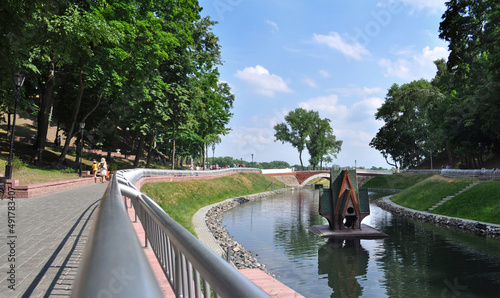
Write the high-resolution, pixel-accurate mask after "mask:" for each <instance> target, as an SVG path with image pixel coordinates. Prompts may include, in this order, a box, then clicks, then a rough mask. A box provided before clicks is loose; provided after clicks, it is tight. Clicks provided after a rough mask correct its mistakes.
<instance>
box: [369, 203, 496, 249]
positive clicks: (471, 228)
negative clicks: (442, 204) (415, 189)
mask: <svg viewBox="0 0 500 298" xmlns="http://www.w3.org/2000/svg"><path fill="white" fill-rule="evenodd" d="M390 197H391V196H388V197H384V198H382V199H380V200H377V202H376V204H377V206H379V207H380V208H382V209H384V210H387V211H389V212H391V213H393V214H397V215H399V216H403V217H409V218H412V219H414V220H417V221H420V222H425V223H430V224H433V225H435V226H438V227H445V228H448V229H452V230H455V231H466V232H470V233H474V234H476V235H480V236H485V237H492V238H498V239H500V225H495V224H490V223H484V222H478V221H474V220H468V219H462V218H457V217H449V216H444V215H439V214H433V213H428V212H423V211H418V210H414V209H410V208H405V207H402V206H399V205H397V204H396V203H394V202H392V201H391V200H390Z"/></svg>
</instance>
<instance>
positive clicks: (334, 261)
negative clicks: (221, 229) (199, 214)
mask: <svg viewBox="0 0 500 298" xmlns="http://www.w3.org/2000/svg"><path fill="white" fill-rule="evenodd" d="M317 196H318V193H317V192H314V191H306V190H304V191H300V192H299V191H295V192H294V193H291V192H290V193H288V194H285V195H279V196H276V197H273V198H269V199H263V200H257V201H253V202H248V203H246V204H244V205H241V206H239V207H237V208H234V209H232V210H230V211H229V212H227V213H226V214H225V216H224V220H223V222H222V224H223V225H225V226H226V229H227V230H228V231H229V233H230V234H231V235H232V236H233V238H234V239H235V240H236V241H238V242H240V243H241V244H242V245H243V246H244V247H246V248H247V249H249V250H252V251H254V252H255V253H256V254H258V257H257V258H258V260H259V261H260V262H261V263H264V264H266V266H267V268H268V269H269V270H270V271H271V272H273V273H274V274H276V275H277V278H278V279H279V280H280V281H281V282H283V283H285V284H286V285H288V286H289V287H291V288H293V289H294V290H296V291H297V292H299V293H301V294H302V295H304V296H306V297H360V296H364V297H453V296H455V297H460V298H462V297H495V296H496V297H499V296H500V295H499V289H500V241H499V240H495V239H485V238H479V237H477V236H474V235H471V234H467V233H461V232H454V231H451V230H448V229H443V228H438V227H434V226H432V225H427V224H422V223H418V222H414V221H412V220H409V219H406V218H402V217H399V216H393V215H392V214H391V213H388V212H386V211H384V210H382V209H380V208H378V207H376V206H374V205H371V206H370V208H371V215H370V216H368V217H367V218H365V220H364V221H363V223H366V224H368V225H370V226H372V227H374V228H376V229H378V230H380V231H381V232H384V233H386V234H388V235H389V237H388V238H386V239H383V240H361V241H357V240H351V241H333V240H330V241H328V240H327V239H323V238H321V237H318V236H316V235H315V234H314V233H312V232H309V230H308V227H309V226H311V225H319V224H326V220H325V219H324V218H322V217H321V216H319V215H318V212H317V211H318V197H317Z"/></svg>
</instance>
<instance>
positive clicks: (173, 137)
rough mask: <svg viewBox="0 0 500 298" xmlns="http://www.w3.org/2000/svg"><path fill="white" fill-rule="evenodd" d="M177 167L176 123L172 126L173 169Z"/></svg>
mask: <svg viewBox="0 0 500 298" xmlns="http://www.w3.org/2000/svg"><path fill="white" fill-rule="evenodd" d="M174 169H175V125H173V126H172V170H174Z"/></svg>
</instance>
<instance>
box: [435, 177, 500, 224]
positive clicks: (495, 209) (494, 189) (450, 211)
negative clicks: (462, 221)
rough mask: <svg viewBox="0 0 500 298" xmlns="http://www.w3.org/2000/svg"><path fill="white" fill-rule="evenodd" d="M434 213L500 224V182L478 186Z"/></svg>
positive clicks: (438, 208) (490, 182)
mask: <svg viewBox="0 0 500 298" xmlns="http://www.w3.org/2000/svg"><path fill="white" fill-rule="evenodd" d="M432 213H436V214H442V215H448V216H453V217H460V218H466V219H471V220H478V221H484V222H489V223H494V224H500V181H489V182H485V183H482V184H479V185H476V186H474V187H472V188H471V189H469V190H467V191H465V192H463V193H461V194H460V195H458V196H456V197H454V198H453V199H452V200H450V201H448V202H446V203H444V204H443V205H441V206H439V207H437V208H436V209H434V210H432Z"/></svg>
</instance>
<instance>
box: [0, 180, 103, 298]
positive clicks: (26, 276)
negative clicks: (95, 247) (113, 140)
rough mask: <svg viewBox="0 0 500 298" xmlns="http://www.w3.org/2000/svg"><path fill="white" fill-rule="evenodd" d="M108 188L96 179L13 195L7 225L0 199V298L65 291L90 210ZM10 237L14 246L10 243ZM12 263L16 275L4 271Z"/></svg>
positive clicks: (69, 286) (83, 240) (80, 251)
mask: <svg viewBox="0 0 500 298" xmlns="http://www.w3.org/2000/svg"><path fill="white" fill-rule="evenodd" d="M107 186H108V184H107V183H104V184H102V183H97V184H91V185H86V186H81V187H77V188H73V189H69V190H64V191H60V192H57V193H51V194H48V195H42V196H38V197H33V198H27V199H26V198H24V199H14V202H15V210H12V208H11V211H13V212H14V214H15V218H16V221H15V225H14V226H11V227H9V222H8V207H9V205H8V200H6V199H4V200H3V201H0V239H1V240H0V243H1V244H0V297H46V296H69V295H70V293H71V289H72V285H73V282H74V279H75V276H76V273H77V270H78V264H79V261H80V259H81V257H82V254H83V251H84V249H85V244H86V242H87V238H88V235H89V232H90V229H91V227H92V225H93V219H94V216H95V212H96V210H97V207H98V205H99V201H100V199H101V197H102V195H103V194H104V191H105V190H106V187H107ZM10 206H11V207H12V204H11V205H10ZM11 215H12V214H11ZM11 228H12V229H13V230H12V231H10V229H11ZM11 232H13V233H11ZM10 236H13V237H10ZM12 241H13V242H14V243H15V247H13V249H12V248H11V247H10V246H13V245H9V243H11V244H12ZM13 257H14V258H15V260H14V259H13ZM12 265H14V266H15V277H14V276H13V275H11V274H9V273H8V272H9V271H11V269H10V268H11V266H12ZM10 277H14V278H13V280H12V281H13V282H14V283H15V290H12V289H10V288H9V285H12V283H11V281H9V278H10Z"/></svg>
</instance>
